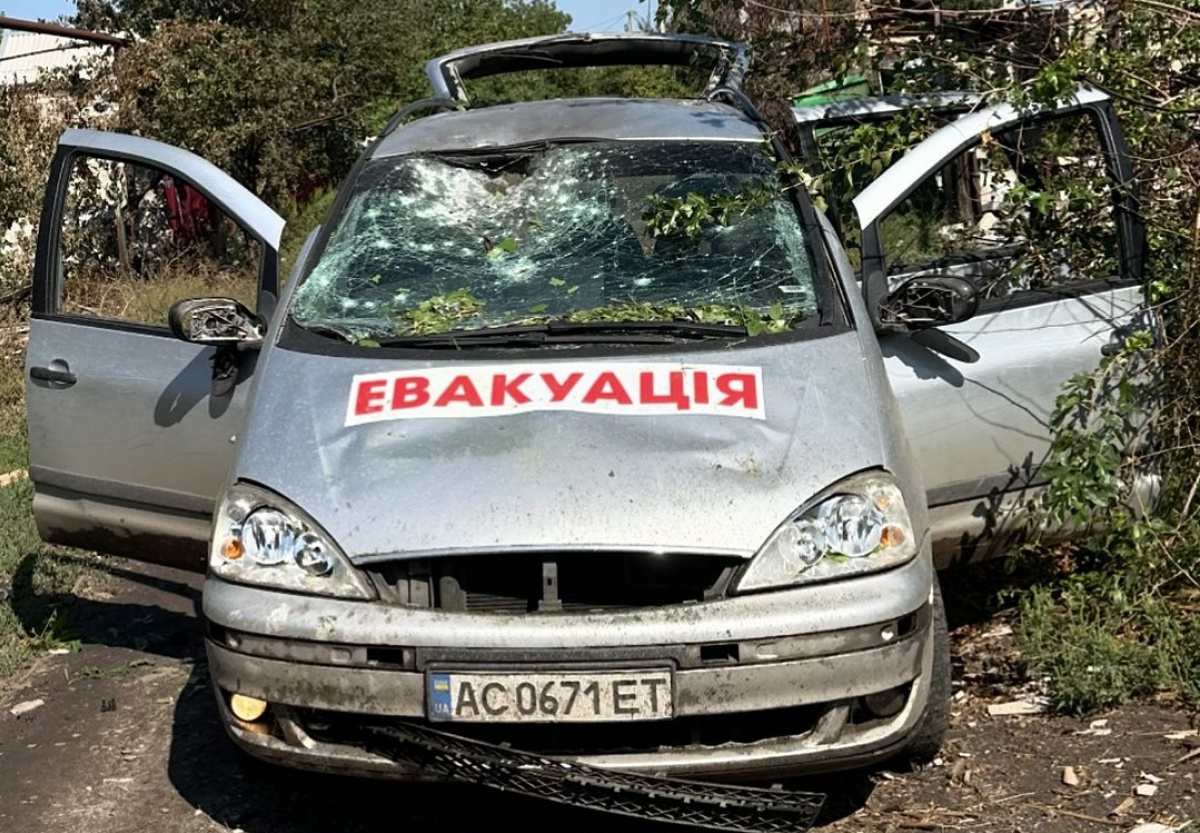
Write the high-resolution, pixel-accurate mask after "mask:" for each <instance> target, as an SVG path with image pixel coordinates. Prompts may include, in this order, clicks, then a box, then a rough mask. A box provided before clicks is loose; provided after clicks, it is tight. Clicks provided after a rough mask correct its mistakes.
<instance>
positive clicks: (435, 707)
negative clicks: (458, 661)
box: [428, 674, 454, 721]
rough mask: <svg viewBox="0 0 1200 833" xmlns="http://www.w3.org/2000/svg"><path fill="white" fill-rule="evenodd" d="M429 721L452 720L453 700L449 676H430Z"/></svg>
mask: <svg viewBox="0 0 1200 833" xmlns="http://www.w3.org/2000/svg"><path fill="white" fill-rule="evenodd" d="M428 680H429V682H428V686H429V719H430V720H435V721H445V720H453V719H454V702H453V700H454V698H453V696H452V695H451V693H450V675H449V674H430V675H429V677H428Z"/></svg>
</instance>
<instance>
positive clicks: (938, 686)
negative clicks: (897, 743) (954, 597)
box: [902, 575, 952, 763]
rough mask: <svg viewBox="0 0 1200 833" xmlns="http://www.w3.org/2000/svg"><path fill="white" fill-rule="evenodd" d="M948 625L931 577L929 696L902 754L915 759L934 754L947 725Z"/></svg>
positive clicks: (929, 758) (939, 590) (925, 759)
mask: <svg viewBox="0 0 1200 833" xmlns="http://www.w3.org/2000/svg"><path fill="white" fill-rule="evenodd" d="M951 693H952V691H951V685H950V628H949V626H948V625H947V624H946V607H945V605H944V604H942V588H941V586H940V585H939V584H938V580H937V576H936V575H935V576H934V577H933V672H932V674H931V676H930V681H929V700H928V702H927V703H926V704H925V713H924V714H923V715H922V716H921V722H920V723H918V724H917V729H916V731H915V732H913V734H912V737H911V738H909V741H908V744H907V745H906V746H905V747H904V752H903V753H902V756H903V757H905V758H907V759H908V760H910V761H912V762H914V763H928V762H929V761H932V760H933V759H934V757H936V756H937V753H938V751H939V750H940V749H941V748H942V741H943V740H945V738H946V731H947V730H948V729H949V728H950V695H951Z"/></svg>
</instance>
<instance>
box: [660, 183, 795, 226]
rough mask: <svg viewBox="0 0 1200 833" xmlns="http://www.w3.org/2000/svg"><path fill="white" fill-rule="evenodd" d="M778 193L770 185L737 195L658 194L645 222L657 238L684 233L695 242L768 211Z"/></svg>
mask: <svg viewBox="0 0 1200 833" xmlns="http://www.w3.org/2000/svg"><path fill="white" fill-rule="evenodd" d="M776 193H777V191H776V189H774V188H772V187H771V186H769V185H761V186H757V187H752V188H747V189H745V190H743V191H741V192H740V193H737V194H713V195H711V196H705V195H703V194H698V193H696V192H694V191H692V192H689V193H688V195H687V196H686V197H682V198H680V197H663V196H660V195H657V194H656V195H652V196H651V197H650V204H649V206H648V207H647V209H646V210H645V211H644V212H643V213H642V220H643V221H644V222H645V223H646V228H647V229H648V230H649V232H650V233H651V234H652V235H654V236H655V237H664V236H667V235H671V234H676V233H682V234H684V235H685V236H686V237H689V238H693V239H694V238H698V237H699V236H700V235H701V234H702V233H703V232H704V231H705V230H706V229H708V228H711V227H713V226H727V225H729V222H730V220H731V218H733V217H734V216H735V215H738V216H741V215H745V214H749V213H751V212H753V211H756V210H759V209H761V208H765V207H766V206H768V205H770V204H771V202H772V201H773V200H774V199H775V196H776Z"/></svg>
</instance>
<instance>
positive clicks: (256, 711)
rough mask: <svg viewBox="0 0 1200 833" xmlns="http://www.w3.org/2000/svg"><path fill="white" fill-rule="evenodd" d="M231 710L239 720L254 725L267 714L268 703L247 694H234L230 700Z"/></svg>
mask: <svg viewBox="0 0 1200 833" xmlns="http://www.w3.org/2000/svg"><path fill="white" fill-rule="evenodd" d="M229 710H230V711H231V712H233V716H234V717H236V718H237V719H238V720H241V721H244V722H246V723H253V722H254V721H256V720H258V719H259V718H260V717H262V716H263V715H264V714H266V713H267V701H266V700H259V699H258V698H257V697H247V696H246V695H245V694H234V695H232V696H231V697H230V698H229Z"/></svg>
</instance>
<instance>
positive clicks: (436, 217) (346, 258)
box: [292, 142, 817, 341]
mask: <svg viewBox="0 0 1200 833" xmlns="http://www.w3.org/2000/svg"><path fill="white" fill-rule="evenodd" d="M355 189H356V190H355V193H354V195H353V196H352V197H351V199H350V201H349V203H348V205H347V206H346V208H345V210H344V212H343V213H342V215H341V216H340V218H338V221H337V226H336V228H335V230H334V232H333V234H332V236H331V237H330V239H329V242H328V244H327V246H326V248H325V250H324V252H323V254H322V255H321V257H320V259H319V261H318V262H317V264H316V266H315V267H314V268H313V270H312V271H311V273H310V274H309V275H308V277H307V279H306V280H305V282H304V284H303V285H302V286H300V287H299V288H298V289H297V291H296V295H295V299H294V304H293V308H292V317H293V319H294V320H295V321H296V322H297V323H299V324H300V325H301V326H305V327H309V328H315V329H321V330H325V331H335V332H337V333H340V334H341V335H344V336H346V337H347V338H350V339H354V340H359V341H366V340H370V339H375V338H382V337H390V336H412V335H430V334H435V333H445V332H458V331H465V330H477V329H479V328H485V327H497V326H505V325H514V324H538V323H546V322H550V321H554V320H562V321H568V322H594V321H613V322H618V321H651V320H652V321H673V320H674V321H678V320H684V321H695V322H712V323H725V324H733V325H737V326H745V327H746V330H747V332H748V333H749V334H750V335H757V334H759V333H762V332H779V331H782V330H786V329H789V328H792V327H794V326H797V325H800V324H802V323H804V322H806V321H810V320H812V319H813V317H814V316H815V314H816V311H817V292H816V290H815V287H814V272H815V269H814V266H813V262H812V256H811V253H810V249H809V243H808V240H807V239H806V235H805V233H804V229H803V226H802V225H801V223H800V218H799V215H798V213H797V211H796V209H795V207H794V205H793V203H792V201H791V199H790V198H789V195H788V193H787V191H786V189H785V185H784V184H783V183H782V181H781V179H780V177H779V174H778V172H777V170H776V166H775V162H774V161H773V160H772V159H771V157H770V156H769V155H767V153H766V152H765V151H764V149H763V148H762V147H761V146H759V145H756V144H750V143H745V142H740V143H739V142H723V143H719V142H711V143H696V142H687V143H684V142H577V143H571V144H546V145H541V146H538V147H536V148H523V149H519V150H510V151H505V152H500V153H490V154H487V155H484V154H471V155H459V156H449V155H421V156H403V157H392V158H382V159H377V160H374V161H372V162H370V163H368V165H367V166H366V167H365V168H364V170H363V173H362V175H361V176H360V178H359V180H358V182H357V183H356V186H355Z"/></svg>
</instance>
